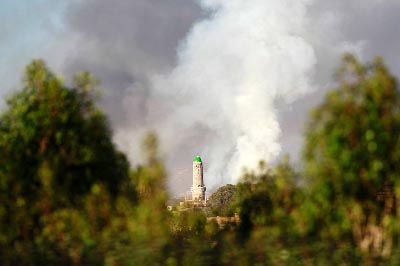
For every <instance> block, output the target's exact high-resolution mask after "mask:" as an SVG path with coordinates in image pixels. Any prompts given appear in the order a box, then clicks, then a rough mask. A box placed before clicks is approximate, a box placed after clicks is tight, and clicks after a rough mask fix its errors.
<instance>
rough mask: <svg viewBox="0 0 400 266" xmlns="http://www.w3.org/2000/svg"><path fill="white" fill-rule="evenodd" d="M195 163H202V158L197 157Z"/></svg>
mask: <svg viewBox="0 0 400 266" xmlns="http://www.w3.org/2000/svg"><path fill="white" fill-rule="evenodd" d="M193 162H197V163H201V158H200V156H198V155H197V156H196V157H194V159H193Z"/></svg>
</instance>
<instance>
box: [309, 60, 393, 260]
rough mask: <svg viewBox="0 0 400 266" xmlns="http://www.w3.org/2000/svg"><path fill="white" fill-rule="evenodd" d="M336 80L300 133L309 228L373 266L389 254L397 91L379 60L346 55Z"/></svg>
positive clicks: (390, 247) (311, 231)
mask: <svg viewBox="0 0 400 266" xmlns="http://www.w3.org/2000/svg"><path fill="white" fill-rule="evenodd" d="M336 80H337V82H338V85H339V87H338V88H337V89H336V90H333V91H332V92H330V93H329V94H328V95H327V96H326V98H325V100H324V102H323V103H322V104H321V105H320V106H318V107H317V108H316V109H315V110H314V111H313V112H312V115H311V119H310V121H309V122H308V126H307V131H306V144H305V149H304V158H305V165H306V174H307V176H308V184H309V185H310V187H311V198H312V202H313V203H312V204H310V205H307V206H308V207H307V208H305V211H306V212H307V215H306V216H307V217H310V220H309V223H308V225H309V230H310V233H317V232H318V233H317V234H318V235H319V236H320V237H323V238H324V239H325V240H326V241H327V242H331V243H335V245H338V244H339V243H341V244H340V245H341V246H346V245H348V246H352V244H351V243H355V244H356V247H357V248H358V250H360V251H361V252H362V254H364V255H365V256H366V257H367V258H368V259H367V260H369V262H371V261H374V262H373V263H376V260H377V261H379V260H380V259H383V258H386V257H388V256H389V255H390V254H391V251H392V249H393V245H394V242H393V241H395V239H394V234H393V232H394V231H393V230H398V226H397V225H396V219H395V217H396V216H395V213H396V208H395V205H394V203H395V201H394V200H395V196H397V197H398V196H399V195H395V194H394V192H395V191H398V188H399V185H400V184H399V181H400V179H399V175H400V138H399V136H400V93H399V90H398V87H397V82H396V80H395V78H394V77H393V76H392V75H391V74H390V73H389V71H388V69H387V68H386V66H385V65H384V63H383V61H382V59H380V58H376V59H375V60H374V61H373V62H372V63H370V64H362V63H360V62H359V61H358V60H357V59H356V58H355V57H354V56H352V55H350V54H346V55H345V56H344V57H343V62H342V65H341V66H340V68H339V69H338V71H337V74H336ZM379 195H380V196H379ZM397 218H398V214H397Z"/></svg>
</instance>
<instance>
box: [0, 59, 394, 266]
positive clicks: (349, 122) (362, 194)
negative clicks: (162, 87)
mask: <svg viewBox="0 0 400 266" xmlns="http://www.w3.org/2000/svg"><path fill="white" fill-rule="evenodd" d="M336 79H337V83H338V88H337V89H335V90H332V91H331V92H330V93H329V94H328V95H327V96H326V98H325V100H324V101H323V102H322V103H321V105H320V106H318V107H317V108H316V109H315V110H313V112H312V114H311V117H310V120H309V122H308V124H307V131H306V141H305V146H304V170H301V171H300V170H295V169H294V168H293V167H292V166H291V163H290V161H289V159H288V158H287V157H285V158H283V159H282V160H281V161H280V162H279V163H277V164H276V165H275V166H274V167H268V166H267V165H266V164H265V163H264V162H260V164H259V167H258V168H257V169H254V170H248V171H245V172H244V173H243V176H242V177H241V179H240V182H239V183H238V184H236V185H226V186H223V187H221V188H219V189H218V190H217V191H216V192H215V193H214V194H213V195H212V196H211V197H210V198H209V203H208V204H209V205H208V208H207V209H199V208H193V209H190V208H184V210H185V211H168V210H167V208H166V205H167V200H168V193H167V191H166V184H165V183H166V179H167V174H166V170H165V167H164V165H163V158H161V157H160V151H159V144H158V140H157V137H156V135H155V133H153V132H150V133H148V134H147V135H146V136H145V138H144V140H143V143H142V147H141V149H142V152H143V158H144V159H145V160H144V161H145V163H144V164H142V165H140V166H137V167H135V168H133V169H130V168H129V164H128V162H127V160H126V158H125V156H124V155H123V154H122V153H120V152H119V151H118V150H117V149H116V148H115V146H114V144H113V142H112V136H111V130H110V128H109V125H108V122H107V118H106V117H105V115H104V114H103V113H102V112H101V111H100V110H99V109H98V108H97V107H96V100H97V92H96V85H97V83H98V82H97V81H96V79H95V78H94V77H93V76H92V75H91V74H90V73H86V72H82V73H79V74H78V75H76V76H75V78H74V79H73V80H74V85H73V86H72V87H71V88H69V87H67V86H65V85H64V83H63V82H62V80H61V79H60V78H58V77H56V76H55V75H54V74H53V73H52V72H51V71H50V70H49V69H48V68H47V67H46V65H45V63H44V62H43V61H41V60H35V61H33V62H32V63H31V64H30V65H28V66H27V68H26V71H25V77H24V82H23V84H24V87H23V89H22V90H21V91H20V92H17V93H16V94H14V95H12V96H11V97H10V98H9V100H8V101H7V104H8V108H7V109H6V110H5V111H4V112H3V113H2V114H1V116H0V158H1V161H0V200H1V203H2V204H1V205H0V262H1V264H2V265H6V266H7V265H23V266H24V265H107V266H118V265H146V266H147V265H169V266H185V265H190V266H196V265H199V266H200V265H238V266H246V265H272V266H273V265H277V266H278V265H399V264H400V263H399V261H400V252H399V251H398V250H399V230H400V228H399V226H400V217H399V213H400V212H399V210H400V209H399V206H400V202H399V200H398V199H399V198H400V186H399V177H398V175H399V173H400V171H399V170H400V169H399V167H400V146H399V145H400V137H399V136H400V121H399V119H400V116H399V111H400V110H399V108H400V102H399V100H400V98H399V97H400V96H399V91H398V88H397V83H396V80H395V79H394V77H393V76H391V74H390V73H389V71H388V70H387V69H386V67H385V65H384V64H383V62H382V60H381V59H379V58H378V59H376V60H375V61H374V62H372V63H371V64H362V63H360V62H359V61H358V60H357V59H356V58H355V57H354V56H352V55H345V56H344V58H343V62H342V65H341V66H340V67H339V69H338V71H337V73H336ZM234 215H238V217H239V218H240V222H239V223H237V222H236V221H237V220H236V218H234V217H233V216H234ZM209 216H227V217H222V218H226V220H225V221H227V222H225V223H224V224H221V223H219V222H218V220H216V219H214V218H209ZM232 221H235V222H232Z"/></svg>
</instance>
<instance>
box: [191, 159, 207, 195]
mask: <svg viewBox="0 0 400 266" xmlns="http://www.w3.org/2000/svg"><path fill="white" fill-rule="evenodd" d="M191 191H192V201H205V200H206V187H205V186H204V179H203V162H202V161H201V158H200V156H196V157H194V160H193V185H192V189H191Z"/></svg>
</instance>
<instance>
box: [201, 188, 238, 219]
mask: <svg viewBox="0 0 400 266" xmlns="http://www.w3.org/2000/svg"><path fill="white" fill-rule="evenodd" d="M235 190H236V186H235V185H231V184H227V185H225V186H222V187H220V188H218V189H217V191H215V192H214V193H213V194H212V195H211V196H210V197H209V198H208V202H207V205H208V206H207V209H208V211H207V212H208V213H209V215H214V216H233V215H234V210H233V208H232V202H233V201H234V196H235Z"/></svg>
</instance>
